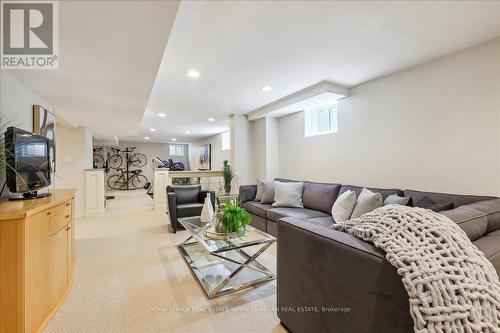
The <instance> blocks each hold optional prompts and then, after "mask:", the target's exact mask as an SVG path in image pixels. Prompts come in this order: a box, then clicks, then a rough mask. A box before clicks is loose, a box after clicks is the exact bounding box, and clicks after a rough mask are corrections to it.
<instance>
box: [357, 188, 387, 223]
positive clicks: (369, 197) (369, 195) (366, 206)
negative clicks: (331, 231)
mask: <svg viewBox="0 0 500 333" xmlns="http://www.w3.org/2000/svg"><path fill="white" fill-rule="evenodd" d="M379 207H382V194H380V193H375V192H372V191H370V190H368V189H366V188H364V189H363V190H362V191H361V193H360V194H359V197H358V200H357V202H356V207H354V210H353V211H352V214H351V219H355V218H358V217H360V216H361V215H363V214H366V213H368V212H371V211H372V210H374V209H377V208H379Z"/></svg>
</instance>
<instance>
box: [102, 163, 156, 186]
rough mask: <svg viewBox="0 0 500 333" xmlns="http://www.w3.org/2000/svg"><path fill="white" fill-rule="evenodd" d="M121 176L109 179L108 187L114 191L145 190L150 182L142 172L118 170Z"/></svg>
mask: <svg viewBox="0 0 500 333" xmlns="http://www.w3.org/2000/svg"><path fill="white" fill-rule="evenodd" d="M117 170H118V171H120V172H121V174H120V175H112V176H110V177H109V178H108V186H109V188H111V189H113V190H130V189H133V190H136V189H140V188H144V187H145V186H146V184H147V182H148V178H147V177H146V176H144V175H141V173H142V170H140V169H139V170H132V171H124V170H123V169H120V168H118V169H117Z"/></svg>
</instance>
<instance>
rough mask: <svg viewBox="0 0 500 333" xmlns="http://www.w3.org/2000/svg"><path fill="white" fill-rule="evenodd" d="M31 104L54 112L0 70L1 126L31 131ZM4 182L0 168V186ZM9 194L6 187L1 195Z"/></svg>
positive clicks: (12, 76)
mask: <svg viewBox="0 0 500 333" xmlns="http://www.w3.org/2000/svg"><path fill="white" fill-rule="evenodd" d="M33 105H42V106H43V107H45V108H46V109H47V110H50V111H51V112H54V107H53V106H52V105H49V104H48V103H47V102H46V101H45V100H44V99H43V98H41V97H40V96H38V95H37V94H35V93H34V92H33V91H32V90H30V89H29V88H28V87H26V86H25V85H24V84H23V83H21V81H19V80H18V79H17V78H16V77H15V76H14V75H12V73H10V72H9V71H6V70H2V71H1V72H0V117H1V118H2V119H1V120H0V124H1V125H2V126H4V125H5V124H7V125H6V126H14V127H18V128H21V129H24V130H26V131H30V132H32V131H33ZM0 135H3V133H0ZM56 140H57V132H56ZM56 144H57V141H56ZM56 153H57V151H56ZM4 182H5V170H0V187H1V186H3V184H4ZM53 182H54V180H53ZM9 195H10V192H9V190H8V189H7V187H6V188H5V190H4V193H3V195H2V197H6V196H9Z"/></svg>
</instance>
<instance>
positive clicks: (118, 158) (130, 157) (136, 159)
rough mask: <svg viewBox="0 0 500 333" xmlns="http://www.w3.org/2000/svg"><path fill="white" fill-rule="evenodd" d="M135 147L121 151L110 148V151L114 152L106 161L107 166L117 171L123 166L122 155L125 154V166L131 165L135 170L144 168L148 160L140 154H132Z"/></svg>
mask: <svg viewBox="0 0 500 333" xmlns="http://www.w3.org/2000/svg"><path fill="white" fill-rule="evenodd" d="M135 148H136V147H127V148H125V150H121V149H120V148H114V147H111V150H112V151H113V152H114V154H113V155H111V157H110V158H109V159H108V165H109V167H110V168H111V169H116V170H118V169H119V168H120V167H121V166H122V164H123V162H124V161H123V156H122V153H125V159H126V162H127V165H132V166H134V167H136V168H142V167H144V166H146V164H147V163H148V159H147V157H146V155H144V154H142V153H133V154H129V153H132V152H133V151H134V149H135Z"/></svg>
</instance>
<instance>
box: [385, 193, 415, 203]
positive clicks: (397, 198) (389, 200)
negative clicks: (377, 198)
mask: <svg viewBox="0 0 500 333" xmlns="http://www.w3.org/2000/svg"><path fill="white" fill-rule="evenodd" d="M408 201H410V197H400V196H399V195H397V194H391V195H389V196H388V197H387V198H385V200H384V206H385V205H402V206H406V205H407V204H408Z"/></svg>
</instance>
